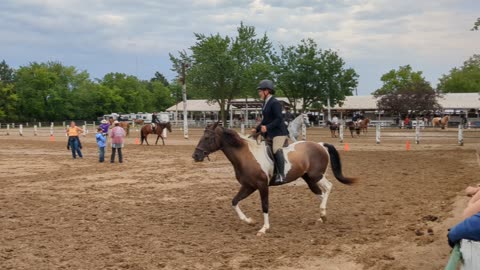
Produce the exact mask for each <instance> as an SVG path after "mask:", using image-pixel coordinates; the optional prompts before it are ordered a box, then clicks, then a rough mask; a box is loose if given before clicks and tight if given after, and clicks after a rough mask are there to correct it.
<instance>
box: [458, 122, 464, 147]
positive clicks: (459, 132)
mask: <svg viewBox="0 0 480 270" xmlns="http://www.w3.org/2000/svg"><path fill="white" fill-rule="evenodd" d="M458 145H460V146H463V126H462V124H461V123H460V124H459V125H458Z"/></svg>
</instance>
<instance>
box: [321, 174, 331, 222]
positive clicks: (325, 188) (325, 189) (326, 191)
mask: <svg viewBox="0 0 480 270" xmlns="http://www.w3.org/2000/svg"><path fill="white" fill-rule="evenodd" d="M318 185H319V187H320V189H321V190H322V195H318V198H319V199H320V219H319V221H321V222H323V221H324V220H325V219H326V216H327V202H328V196H329V195H330V192H331V191H332V183H331V182H330V181H328V180H327V178H325V176H323V178H322V179H321V180H320V181H319V182H318Z"/></svg>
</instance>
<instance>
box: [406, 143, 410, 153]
mask: <svg viewBox="0 0 480 270" xmlns="http://www.w3.org/2000/svg"><path fill="white" fill-rule="evenodd" d="M405 147H406V148H407V151H410V141H407V143H406V145H405Z"/></svg>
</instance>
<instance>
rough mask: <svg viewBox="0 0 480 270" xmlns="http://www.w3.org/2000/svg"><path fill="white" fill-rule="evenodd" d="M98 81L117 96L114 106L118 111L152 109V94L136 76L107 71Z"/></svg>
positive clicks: (127, 111)
mask: <svg viewBox="0 0 480 270" xmlns="http://www.w3.org/2000/svg"><path fill="white" fill-rule="evenodd" d="M98 83H99V84H100V85H102V86H104V87H107V88H109V89H110V91H111V92H110V93H111V94H112V95H114V96H119V97H121V99H117V102H118V104H115V106H114V107H115V108H116V109H117V111H113V112H119V113H129V112H139V111H147V110H148V111H151V110H153V109H154V108H153V102H154V101H153V94H152V93H151V92H150V91H148V89H147V84H146V83H143V82H142V81H140V80H138V78H137V77H135V76H132V75H126V74H124V73H108V74H106V75H105V76H104V77H103V79H102V80H99V81H98Z"/></svg>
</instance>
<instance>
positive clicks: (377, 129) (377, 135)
mask: <svg viewBox="0 0 480 270" xmlns="http://www.w3.org/2000/svg"><path fill="white" fill-rule="evenodd" d="M375 140H376V142H377V144H380V124H377V125H376V126H375Z"/></svg>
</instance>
